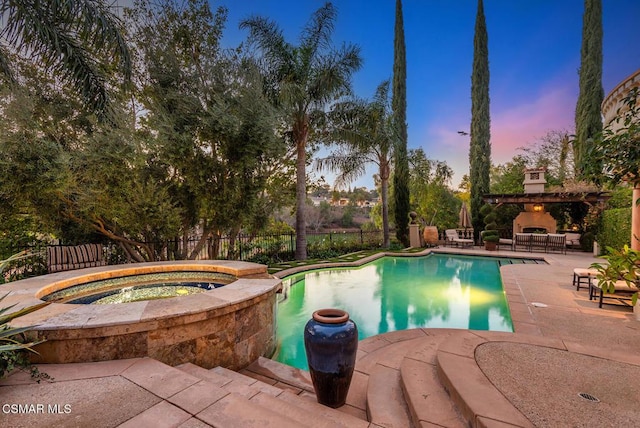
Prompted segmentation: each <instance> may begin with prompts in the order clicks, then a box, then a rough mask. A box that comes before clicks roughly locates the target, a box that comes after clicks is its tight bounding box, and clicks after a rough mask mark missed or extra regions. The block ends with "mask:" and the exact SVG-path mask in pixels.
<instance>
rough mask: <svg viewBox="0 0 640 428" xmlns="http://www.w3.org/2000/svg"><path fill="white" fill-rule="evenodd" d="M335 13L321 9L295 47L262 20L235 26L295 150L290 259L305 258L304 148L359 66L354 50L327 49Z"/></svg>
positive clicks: (328, 7)
mask: <svg viewBox="0 0 640 428" xmlns="http://www.w3.org/2000/svg"><path fill="white" fill-rule="evenodd" d="M336 15H337V12H336V9H335V8H334V6H333V5H332V4H331V3H326V4H325V5H324V6H323V7H321V8H320V9H318V10H317V11H316V12H315V13H314V14H313V15H312V17H311V20H310V21H309V22H308V23H307V25H306V26H305V27H304V29H303V31H302V34H301V36H300V44H299V46H294V45H291V44H289V43H287V42H286V41H285V39H284V37H283V35H282V30H281V29H280V28H279V27H278V25H277V24H276V23H275V22H273V21H271V20H269V19H267V18H262V17H252V18H249V19H247V20H244V21H242V22H241V23H240V28H243V29H248V30H249V32H250V36H249V39H250V40H251V41H252V42H254V43H255V44H256V45H257V47H258V48H259V50H260V51H261V54H262V60H263V65H264V68H265V70H264V71H265V74H266V76H267V77H266V80H267V81H266V82H265V87H266V90H267V92H268V94H269V95H270V96H271V97H272V99H273V100H274V102H275V103H276V104H277V105H278V106H279V107H281V108H282V110H283V112H284V115H285V124H286V128H287V129H286V132H285V136H286V137H287V138H288V139H289V141H290V142H291V143H292V145H293V146H294V147H295V150H296V259H297V260H304V259H306V258H307V235H306V222H305V215H304V208H305V202H306V197H307V192H306V178H307V176H306V163H307V152H306V151H307V143H308V142H309V141H310V140H312V139H313V136H312V130H313V128H314V127H315V126H316V125H317V124H318V123H320V121H321V120H322V119H323V118H324V117H325V116H326V113H325V110H326V106H327V105H328V104H329V103H331V102H334V101H336V100H338V99H339V98H340V97H341V96H343V95H345V94H348V93H349V92H350V89H351V88H350V87H351V75H352V74H353V73H354V72H355V71H357V70H358V69H359V68H360V66H361V64H362V59H361V57H360V49H359V48H358V47H356V46H353V45H350V44H349V45H343V46H342V47H341V48H340V49H334V48H333V47H332V46H331V34H332V32H333V23H334V21H335V19H336Z"/></svg>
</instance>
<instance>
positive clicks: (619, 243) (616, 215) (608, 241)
mask: <svg viewBox="0 0 640 428" xmlns="http://www.w3.org/2000/svg"><path fill="white" fill-rule="evenodd" d="M585 236H586V234H585V235H583V239H581V241H580V244H581V246H582V248H583V249H586V250H587V251H588V250H590V249H591V248H592V247H593V241H592V242H591V245H590V246H588V243H586V242H583V241H584V240H585V239H584V238H585ZM597 240H598V244H600V247H602V248H606V247H612V248H623V247H624V246H625V245H629V244H630V243H631V242H630V241H631V208H617V209H612V210H605V211H604V212H603V213H602V223H601V228H600V232H599V233H598V235H597ZM585 246H586V248H585Z"/></svg>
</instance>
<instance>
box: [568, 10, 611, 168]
mask: <svg viewBox="0 0 640 428" xmlns="http://www.w3.org/2000/svg"><path fill="white" fill-rule="evenodd" d="M579 75H580V93H579V95H578V102H577V103H576V137H575V140H574V141H573V153H574V157H575V159H574V163H575V169H576V171H575V172H576V177H579V178H580V177H583V176H584V173H585V168H586V162H587V159H586V156H587V154H588V153H589V151H590V149H591V146H592V145H593V138H595V137H596V136H597V135H598V134H599V133H600V132H602V118H601V110H600V109H601V105H602V100H603V99H604V90H603V89H602V1H601V0H585V1H584V15H583V17H582V49H581V50H580V71H579ZM594 168H596V169H595V170H596V171H599V170H600V169H599V168H598V167H597V166H594Z"/></svg>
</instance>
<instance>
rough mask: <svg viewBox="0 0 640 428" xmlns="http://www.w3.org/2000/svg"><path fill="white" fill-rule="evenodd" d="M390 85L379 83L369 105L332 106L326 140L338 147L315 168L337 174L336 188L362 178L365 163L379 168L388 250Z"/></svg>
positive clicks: (391, 135) (391, 140) (383, 222)
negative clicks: (331, 124)
mask: <svg viewBox="0 0 640 428" xmlns="http://www.w3.org/2000/svg"><path fill="white" fill-rule="evenodd" d="M389 86H390V84H389V81H384V82H382V83H381V84H380V85H379V86H378V88H377V89H376V93H375V96H374V98H373V100H372V101H371V102H367V101H364V100H354V101H349V102H344V103H339V104H337V105H336V106H335V107H334V109H333V111H332V116H334V117H333V121H332V122H333V128H332V129H331V130H330V131H329V133H328V134H327V136H326V137H325V138H326V139H327V140H328V141H329V142H334V143H337V144H338V145H339V147H338V149H337V151H336V152H334V153H332V154H331V155H330V156H328V157H326V158H324V159H318V161H317V167H318V169H322V168H326V169H328V170H330V171H333V172H339V173H340V174H339V175H338V176H337V177H336V181H335V185H336V186H338V187H340V186H343V185H345V184H347V183H350V182H352V181H353V180H355V179H357V178H358V177H361V176H362V175H363V174H364V173H365V168H366V166H367V164H369V163H374V164H376V165H378V177H379V180H380V187H381V189H380V190H381V191H380V195H381V198H382V232H383V246H384V247H385V248H388V247H389V202H388V193H389V177H390V175H391V155H392V151H393V146H394V144H393V142H394V137H393V135H394V129H395V127H393V126H392V119H393V118H392V112H391V105H390V102H389Z"/></svg>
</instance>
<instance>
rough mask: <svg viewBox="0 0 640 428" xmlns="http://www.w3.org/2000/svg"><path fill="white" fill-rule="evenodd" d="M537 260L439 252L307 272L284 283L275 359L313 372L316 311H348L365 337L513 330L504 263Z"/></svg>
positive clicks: (532, 261) (279, 308) (361, 334)
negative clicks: (308, 329) (423, 330)
mask: <svg viewBox="0 0 640 428" xmlns="http://www.w3.org/2000/svg"><path fill="white" fill-rule="evenodd" d="M505 263H535V260H531V259H505V258H493V257H474V256H458V255H444V254H431V255H428V256H424V257H383V258H380V259H378V260H375V261H373V262H371V263H367V264H365V265H363V266H361V267H359V268H337V269H323V270H313V271H307V272H303V273H300V274H296V275H292V276H289V277H286V278H285V279H283V285H284V292H283V297H282V298H281V300H280V301H279V302H278V310H277V338H278V345H277V346H278V348H277V351H276V354H275V355H274V357H273V358H274V359H275V360H277V361H279V362H281V363H284V364H288V365H290V366H293V367H298V368H301V369H305V370H306V369H307V361H306V355H305V350H304V343H303V329H304V325H305V324H306V322H307V321H308V320H309V318H310V317H311V314H312V313H313V311H314V310H317V309H320V308H330V307H331V308H340V309H343V310H346V311H347V312H348V313H349V315H350V316H351V319H353V320H354V321H355V322H356V324H357V325H358V332H359V335H358V336H359V339H360V340H362V339H364V338H366V337H369V336H374V335H376V334H381V333H386V332H389V331H396V330H405V329H410V328H420V327H427V328H461V329H471V330H492V331H513V323H512V321H511V314H510V312H509V307H508V305H507V301H506V297H505V294H504V290H503V287H502V280H501V278H500V271H499V266H500V265H502V264H505Z"/></svg>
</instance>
